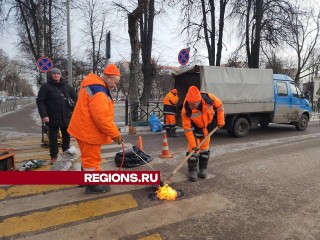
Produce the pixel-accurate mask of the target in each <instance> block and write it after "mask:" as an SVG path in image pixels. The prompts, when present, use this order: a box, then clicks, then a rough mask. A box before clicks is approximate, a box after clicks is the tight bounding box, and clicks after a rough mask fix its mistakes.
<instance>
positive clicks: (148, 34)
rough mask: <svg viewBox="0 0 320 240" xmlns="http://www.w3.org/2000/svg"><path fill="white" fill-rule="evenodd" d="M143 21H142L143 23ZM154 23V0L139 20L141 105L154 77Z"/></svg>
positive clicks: (146, 99) (145, 102) (143, 103)
mask: <svg viewBox="0 0 320 240" xmlns="http://www.w3.org/2000/svg"><path fill="white" fill-rule="evenodd" d="M143 20H144V21H143ZM153 22H154V0H150V2H149V7H148V10H147V11H145V12H144V18H143V17H142V16H141V19H140V32H141V52H142V73H143V79H144V81H143V92H142V96H141V99H140V103H141V104H142V105H147V104H148V102H149V97H150V93H151V90H152V84H153V80H154V77H155V74H154V71H153V66H152V62H151V61H152V60H151V51H152V36H153Z"/></svg>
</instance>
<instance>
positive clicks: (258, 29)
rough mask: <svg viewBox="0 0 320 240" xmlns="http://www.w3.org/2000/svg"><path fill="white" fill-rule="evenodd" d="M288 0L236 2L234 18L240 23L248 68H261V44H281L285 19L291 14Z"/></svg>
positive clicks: (237, 0) (241, 43)
mask: <svg viewBox="0 0 320 240" xmlns="http://www.w3.org/2000/svg"><path fill="white" fill-rule="evenodd" d="M291 11H292V10H291V4H290V2H289V1H286V0H235V1H234V5H233V16H236V21H238V22H239V30H240V34H241V37H242V39H241V42H240V43H239V49H241V48H242V47H245V49H246V55H247V61H248V66H249V67H250V68H259V66H260V50H261V43H267V44H270V45H273V46H276V45H278V44H279V36H280V34H281V31H282V30H281V28H282V24H283V21H284V19H286V18H288V16H289V14H290V12H291Z"/></svg>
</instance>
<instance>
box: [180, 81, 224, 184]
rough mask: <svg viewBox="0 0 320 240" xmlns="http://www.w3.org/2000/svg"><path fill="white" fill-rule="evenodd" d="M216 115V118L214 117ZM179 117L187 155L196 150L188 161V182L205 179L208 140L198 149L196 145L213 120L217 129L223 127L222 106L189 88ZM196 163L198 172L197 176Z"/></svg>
mask: <svg viewBox="0 0 320 240" xmlns="http://www.w3.org/2000/svg"><path fill="white" fill-rule="evenodd" d="M216 113H217V116H215V114H216ZM181 115H182V126H183V129H184V132H185V135H186V137H187V140H188V152H187V155H189V152H191V151H192V150H196V153H195V154H193V155H192V156H191V157H190V158H189V159H188V177H189V179H190V181H192V182H196V181H197V180H198V177H199V178H206V177H207V166H208V160H209V156H210V151H209V144H210V138H208V139H207V140H206V141H205V142H204V143H203V145H202V146H200V147H199V149H197V145H198V144H199V143H200V142H201V141H202V140H203V139H204V138H205V137H206V136H207V135H208V133H209V131H210V130H208V126H209V124H210V123H211V122H212V121H214V119H215V118H216V121H217V122H216V124H217V126H218V127H219V128H221V127H223V126H224V124H225V120H224V109H223V104H222V102H221V100H220V99H219V98H217V97H216V96H214V95H213V94H211V93H205V92H200V91H199V89H198V88H197V87H196V86H191V87H189V89H188V93H187V95H186V98H185V101H184V103H183V108H182V112H181ZM198 161H199V170H200V172H199V173H198V175H197V165H198Z"/></svg>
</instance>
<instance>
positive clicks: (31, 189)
mask: <svg viewBox="0 0 320 240" xmlns="http://www.w3.org/2000/svg"><path fill="white" fill-rule="evenodd" d="M72 187H74V185H21V186H13V187H10V188H9V189H8V190H7V191H5V190H3V189H0V199H3V198H6V197H20V196H26V195H31V194H38V193H44V192H49V191H54V190H60V189H67V188H72Z"/></svg>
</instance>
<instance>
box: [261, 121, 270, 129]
mask: <svg viewBox="0 0 320 240" xmlns="http://www.w3.org/2000/svg"><path fill="white" fill-rule="evenodd" d="M259 124H260V126H261V127H262V128H267V127H268V125H269V122H259Z"/></svg>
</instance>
